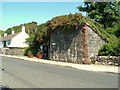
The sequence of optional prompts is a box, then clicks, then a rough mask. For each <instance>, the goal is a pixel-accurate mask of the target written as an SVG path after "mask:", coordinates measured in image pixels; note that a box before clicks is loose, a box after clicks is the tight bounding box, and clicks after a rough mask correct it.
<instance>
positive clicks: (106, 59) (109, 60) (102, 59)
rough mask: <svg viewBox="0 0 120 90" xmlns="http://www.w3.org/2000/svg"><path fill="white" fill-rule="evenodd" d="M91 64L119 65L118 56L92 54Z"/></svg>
mask: <svg viewBox="0 0 120 90" xmlns="http://www.w3.org/2000/svg"><path fill="white" fill-rule="evenodd" d="M91 63H92V64H99V65H114V66H120V56H94V57H91Z"/></svg>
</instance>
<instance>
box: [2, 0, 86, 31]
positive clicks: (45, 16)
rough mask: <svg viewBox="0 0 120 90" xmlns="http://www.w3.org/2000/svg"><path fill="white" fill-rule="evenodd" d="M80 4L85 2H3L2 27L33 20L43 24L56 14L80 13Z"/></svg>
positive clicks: (5, 27)
mask: <svg viewBox="0 0 120 90" xmlns="http://www.w3.org/2000/svg"><path fill="white" fill-rule="evenodd" d="M1 4H2V7H1ZM79 5H84V4H83V2H1V3H0V7H1V9H2V12H1V10H0V15H2V16H0V21H2V23H1V22H0V23H1V24H2V25H1V24H0V29H2V30H6V29H8V28H11V27H13V26H17V25H20V24H24V23H29V22H32V21H35V22H37V23H38V24H41V23H44V22H46V21H48V20H50V19H52V18H53V17H56V16H60V15H66V14H70V13H78V12H79V11H78V9H77V6H79ZM1 13H2V14H1ZM83 15H85V13H83ZM1 17H2V18H1Z"/></svg>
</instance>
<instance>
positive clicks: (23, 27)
mask: <svg viewBox="0 0 120 90" xmlns="http://www.w3.org/2000/svg"><path fill="white" fill-rule="evenodd" d="M22 32H25V26H24V24H23V25H22Z"/></svg>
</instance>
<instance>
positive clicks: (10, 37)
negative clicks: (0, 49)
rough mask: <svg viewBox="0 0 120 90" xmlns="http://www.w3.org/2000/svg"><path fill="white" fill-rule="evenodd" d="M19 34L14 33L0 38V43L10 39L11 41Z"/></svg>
mask: <svg viewBox="0 0 120 90" xmlns="http://www.w3.org/2000/svg"><path fill="white" fill-rule="evenodd" d="M19 33H20V32H18V33H15V34H12V35H8V36H6V37H1V38H0V42H1V41H7V40H10V39H12V38H13V37H15V36H16V35H18V34H19Z"/></svg>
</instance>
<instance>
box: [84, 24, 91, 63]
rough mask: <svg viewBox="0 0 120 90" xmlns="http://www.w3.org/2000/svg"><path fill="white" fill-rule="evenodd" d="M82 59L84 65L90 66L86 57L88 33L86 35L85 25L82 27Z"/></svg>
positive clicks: (87, 56)
mask: <svg viewBox="0 0 120 90" xmlns="http://www.w3.org/2000/svg"><path fill="white" fill-rule="evenodd" d="M83 58H84V61H83V63H84V64H90V59H89V55H88V33H87V28H86V24H85V26H84V27H83Z"/></svg>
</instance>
